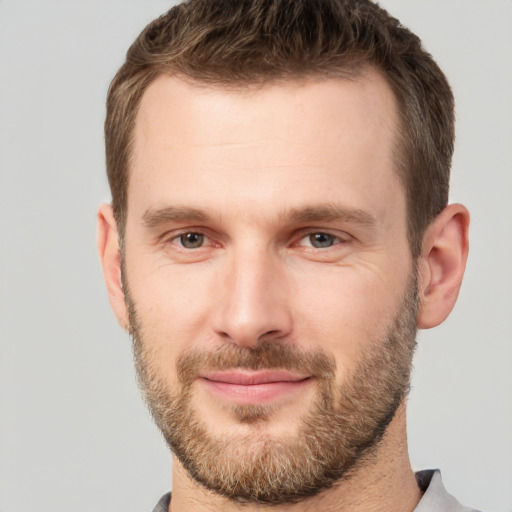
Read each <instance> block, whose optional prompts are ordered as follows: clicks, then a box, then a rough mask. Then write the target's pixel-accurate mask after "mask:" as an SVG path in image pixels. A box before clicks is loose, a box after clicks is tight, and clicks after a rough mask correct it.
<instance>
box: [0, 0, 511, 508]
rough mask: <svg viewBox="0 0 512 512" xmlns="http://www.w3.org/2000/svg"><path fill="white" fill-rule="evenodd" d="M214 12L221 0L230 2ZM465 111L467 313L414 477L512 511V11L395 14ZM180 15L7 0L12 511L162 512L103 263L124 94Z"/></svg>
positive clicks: (412, 419) (431, 362) (435, 378)
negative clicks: (110, 128)
mask: <svg viewBox="0 0 512 512" xmlns="http://www.w3.org/2000/svg"><path fill="white" fill-rule="evenodd" d="M212 1H214V0H212ZM382 4H383V5H384V6H385V7H386V8H388V9H389V11H390V12H391V13H393V14H394V15H396V16H397V17H399V18H400V19H401V20H402V22H403V23H404V24H405V25H407V26H409V27H410V28H411V29H412V30H413V31H415V32H416V33H418V34H419V35H420V37H422V39H423V40H424V43H425V45H426V47H427V49H428V50H429V51H430V52H431V53H432V54H433V55H434V56H435V58H436V59H437V60H438V62H439V63H440V65H441V67H442V68H443V69H444V70H445V72H446V74H447V75H448V77H449V79H450V81H451V84H452V86H453V89H454V92H455V96H456V99H457V118H458V132H457V134H458V136H457V146H456V153H455V159H454V165H453V182H452V200H454V201H459V202H463V203H465V204H466V205H467V206H468V208H469V210H470V211H471V213H472V227H471V240H472V243H471V254H470V259H469V264H468V269H467V275H466V279H465V282H464V285H463V287H462V291H461V295H460V299H459V302H458V304H457V306H456V308H455V310H454V312H453V314H452V315H451V317H450V318H449V320H448V321H447V322H446V323H445V324H444V325H443V326H441V327H439V328H437V329H434V330H432V331H428V332H422V333H420V336H419V345H420V347H419V350H418V353H417V356H416V359H415V370H414V378H413V384H412V393H411V397H410V406H409V431H410V451H411V458H412V462H413V465H414V468H416V469H420V468H428V467H440V468H441V469H442V471H443V475H444V480H445V484H446V486H447V488H448V489H449V490H450V491H451V492H452V493H453V494H454V495H456V496H457V498H458V499H459V500H460V501H462V502H463V503H467V504H469V505H471V506H473V507H476V508H480V509H482V510H486V511H494V512H505V511H511V510H512V299H511V290H512V272H511V266H512V265H511V262H512V228H511V226H512V213H511V212H512V207H511V201H512V149H511V148H512V121H511V119H512V99H511V98H512V95H511V91H512V55H511V50H512V31H511V30H510V26H511V24H512V1H510V0H422V1H419V0H385V1H383V2H382ZM170 5H171V2H166V1H161V0H158V1H156V0H123V1H119V0H118V1H113V0H110V1H101V2H100V1H91V0H88V1H77V0H74V1H64V0H62V1H49V0H37V1H27V0H0V109H1V110H0V158H1V160H0V173H1V174H0V194H1V196H0V197H1V199H0V234H1V236H0V243H1V253H0V258H1V261H0V311H1V313H0V315H1V316H0V324H1V325H0V436H1V437H0V512H18V511H19V512H24V511H31V510H38V511H40V512H60V511H65V510H73V511H74V512H103V511H105V512H106V511H121V510H122V511H126V512H143V511H145V512H149V511H151V510H152V508H153V506H154V504H155V503H156V501H157V500H158V498H159V497H160V495H161V494H163V493H164V492H166V491H167V490H168V489H169V488H170V486H171V481H170V456H169V454H168V451H167V448H166V447H165V445H164V443H163V441H162V440H161V438H160V435H159V433H158V432H157V430H156V428H155V427H154V426H153V425H152V423H151V421H150V419H149V415H148V413H147V411H146V409H145V407H144V406H143V405H142V403H141V401H140V399H139V395H138V391H137V388H136V384H135V378H134V372H133V369H132V356H131V351H130V342H129V339H128V337H127V335H126V334H124V333H123V332H122V331H121V330H120V328H119V327H118V326H117V324H116V322H115V320H114V317H113V314H112V313H111V311H110V308H109V305H108V301H107V298H106V293H105V290H104V285H103V280H102V276H101V272H100V266H99V263H98V258H97V255H96V248H95V212H96V208H97V206H98V204H99V203H100V202H102V201H105V200H108V199H109V192H108V188H107V183H106V178H105V176H104V167H105V166H104V154H103V140H102V129H103V127H102V123H103V118H104V101H105V94H106V90H107V87H108V84H109V81H110V79H111V78H112V77H113V75H114V73H115V71H116V70H117V68H118V67H119V66H120V64H121V63H122V60H123V57H124V53H125V51H126V49H127V48H128V45H129V44H130V43H131V42H132V40H133V39H134V38H135V37H136V35H137V34H138V33H139V32H140V30H141V29H142V28H143V26H144V25H145V24H146V23H147V22H149V21H150V20H151V19H152V18H154V17H155V16H156V15H158V14H160V13H162V12H164V11H165V10H167V9H168V8H169V7H170Z"/></svg>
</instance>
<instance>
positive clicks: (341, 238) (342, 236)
mask: <svg viewBox="0 0 512 512" xmlns="http://www.w3.org/2000/svg"><path fill="white" fill-rule="evenodd" d="M314 234H324V235H328V236H332V237H333V238H336V239H337V240H336V241H335V243H334V244H333V245H331V246H329V247H323V248H317V247H313V246H311V245H303V244H301V243H300V242H301V241H302V240H304V239H305V238H308V237H310V236H311V235H314ZM294 239H295V240H296V242H294V244H293V245H295V246H299V247H309V248H312V249H316V250H326V249H330V248H331V247H336V246H337V245H340V244H344V243H348V242H349V241H350V240H351V239H352V237H351V236H350V235H349V234H348V233H345V232H339V231H336V230H331V229H322V228H306V229H301V230H300V231H299V232H298V233H297V234H296V235H295V236H294Z"/></svg>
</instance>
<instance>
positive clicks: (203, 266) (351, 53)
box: [98, 0, 469, 512]
mask: <svg viewBox="0 0 512 512" xmlns="http://www.w3.org/2000/svg"><path fill="white" fill-rule="evenodd" d="M105 134H106V152H107V172H108V177H109V183H110V187H111V190H112V199H113V202H112V206H110V205H103V206H102V207H101V208H100V210H99V236H98V240H99V242H98V245H99V251H100V256H101V260H102V264H103V268H104V273H105V278H106V283H107V288H108V292H109V297H110V301H111V304H112V307H113V309H114V311H115V313H116V316H117V318H118V320H119V323H120V324H121V325H122V326H123V327H124V328H125V329H127V330H129V332H130V334H131V335H132V337H133V341H134V352H135V360H136V366H137V372H138V376H139V380H140V385H141V388H142V391H143V394H144V396H145V399H146V401H147V403H148V405H149V407H150V409H151V412H152V414H153V416H154V418H155V421H156V423H157V425H158V427H159V428H160V430H161V431H162V433H163V435H164V438H165V439H166V441H167V443H168V444H169V446H170V448H171V450H172V452H173V491H172V502H171V497H170V495H167V496H165V497H164V498H163V499H162V500H161V501H160V503H159V504H158V505H157V508H156V509H155V510H156V511H165V510H172V511H173V512H180V511H189V510H194V511H203V510H204V511H212V510H222V511H231V510H233V511H234V510H241V509H245V510H260V509H264V508H268V507H269V506H271V507H272V508H273V509H274V510H287V511H303V510H319V511H320V510H321V511H331V510H350V511H370V510H372V511H373V510H386V511H389V510H397V511H398V510H400V511H412V510H416V511H418V512H424V511H430V510H436V511H438V510H450V511H452V510H453V511H462V510H469V509H466V508H464V507H462V506H461V505H459V504H458V503H457V502H456V501H455V499H454V498H452V497H451V496H450V495H448V494H447V493H446V491H445V490H444V488H443V486H442V482H441V477H440V474H439V472H435V473H433V472H420V473H419V474H416V475H415V474H414V473H413V471H412V469H411V466H410V462H409V458H408V454H407V439H406V425H405V407H406V397H407V392H408V388H409V378H410V370H411V361H412V356H413V352H414V347H415V336H416V329H417V328H418V327H419V328H431V327H434V326H436V325H438V324H440V323H441V322H443V320H444V319H445V318H446V317H447V316H448V314H449V313H450V311H451V309H452V308H453V306H454V304H455V301H456V298H457V294H458V291H459V287H460V284H461V279H462V275H463V272H464V267H465V262H466V257H467V251H468V241H467V230H468V224H469V215H468V212H467V210H466V209H465V208H464V207H463V206H462V205H458V204H452V205H447V200H448V184H449V169H450V161H451V155H452V152H453V138H454V133H453V98H452V94H451V91H450V88H449V85H448V83H447V82H446V79H445V77H444V75H443V73H442V72H441V71H440V70H439V68H438V66H437V65H436V64H435V62H434V61H433V60H432V58H431V57H430V56H429V55H428V54H427V53H426V52H425V51H424V50H423V49H422V47H421V43H420V41H419V39H418V38H417V37H416V36H415V35H413V34H412V33H410V32H409V31H408V30H407V29H405V28H404V27H402V26H401V25H400V24H399V23H398V22H397V21H396V20H395V19H393V18H391V17H390V16H389V15H388V14H387V13H386V12H385V11H384V10H382V9H381V8H379V7H378V6H377V5H376V4H374V3H372V2H370V1H368V0H367V1H365V0H361V1H355V0H352V1H349V0H293V1H292V0H272V1H270V0H251V1H233V0H217V1H215V2H212V1H211V0H192V1H190V2H187V3H183V4H181V5H179V6H177V7H175V8H173V9H171V10H170V11H169V12H168V13H167V14H165V15H164V16H162V17H160V18H158V19H157V20H155V21H154V22H153V23H151V24H150V25H149V26H148V27H147V28H146V29H145V30H144V31H143V32H142V34H141V35H140V36H139V37H138V39H137V40H136V41H135V43H134V44H133V45H132V47H131V48H130V50H129V52H128V54H127V59H126V62H125V64H124V65H123V67H122V68H121V69H120V71H119V72H118V74H117V75H116V77H115V79H114V81H113V82H112V84H111V87H110V91H109V97H108V103H107V119H106V124H105Z"/></svg>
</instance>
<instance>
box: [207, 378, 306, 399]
mask: <svg viewBox="0 0 512 512" xmlns="http://www.w3.org/2000/svg"><path fill="white" fill-rule="evenodd" d="M199 380H200V381H201V382H202V383H203V384H204V385H205V386H206V388H207V389H208V390H209V391H210V392H211V393H213V394H214V395H216V396H218V397H220V398H223V399H227V400H229V401H231V402H236V403H239V404H262V403H267V402H270V401H273V400H276V399H278V398H281V397H283V396H286V395H289V394H291V393H294V392H296V391H298V390H300V389H302V388H303V387H304V386H306V385H307V384H308V383H309V382H311V380H312V379H311V377H309V376H304V375H298V374H294V373H290V372H286V371H241V370H238V371H235V370H230V371H222V372H208V373H205V374H203V375H201V376H200V379H199Z"/></svg>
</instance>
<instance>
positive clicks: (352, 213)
mask: <svg viewBox="0 0 512 512" xmlns="http://www.w3.org/2000/svg"><path fill="white" fill-rule="evenodd" d="M285 217H288V218H290V219H291V220H292V221H294V222H297V223H301V222H335V221H345V222H350V223H354V224H360V225H362V226H367V227H371V226H375V225H376V224H377V218H376V217H375V216H374V215H372V214H371V213H370V212H368V211H366V210H362V209H360V208H353V207H347V206H339V205H333V204H327V205H322V206H312V207H306V208H292V209H290V210H288V211H287V212H286V215H285Z"/></svg>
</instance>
